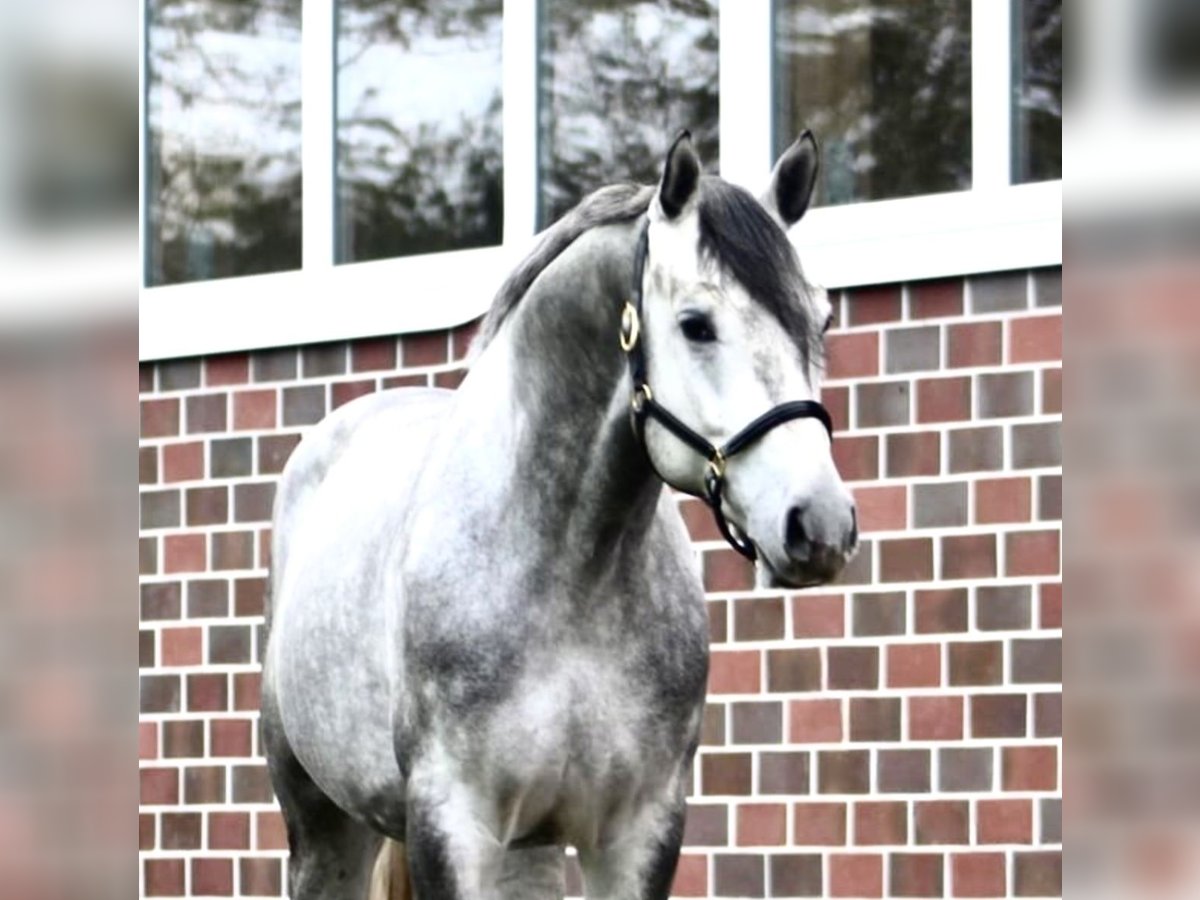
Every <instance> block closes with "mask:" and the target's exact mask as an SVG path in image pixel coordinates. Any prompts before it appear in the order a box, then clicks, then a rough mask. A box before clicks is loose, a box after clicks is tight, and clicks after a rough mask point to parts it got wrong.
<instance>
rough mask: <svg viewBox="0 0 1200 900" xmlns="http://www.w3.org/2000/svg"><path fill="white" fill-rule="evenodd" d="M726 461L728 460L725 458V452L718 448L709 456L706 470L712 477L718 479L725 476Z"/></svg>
mask: <svg viewBox="0 0 1200 900" xmlns="http://www.w3.org/2000/svg"><path fill="white" fill-rule="evenodd" d="M726 462H728V460H727V459H726V458H725V454H724V453H722V452H721V451H720V450H717V451H716V452H715V453H713V455H712V456H710V457H709V459H708V471H709V473H710V474H711V475H712V477H713V478H716V479H718V480H720V479H722V478H724V477H725V463H726Z"/></svg>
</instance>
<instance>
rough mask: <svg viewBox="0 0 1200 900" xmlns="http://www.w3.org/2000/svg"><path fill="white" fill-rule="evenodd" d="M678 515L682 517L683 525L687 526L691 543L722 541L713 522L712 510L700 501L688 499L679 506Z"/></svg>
mask: <svg viewBox="0 0 1200 900" xmlns="http://www.w3.org/2000/svg"><path fill="white" fill-rule="evenodd" d="M679 513H680V515H682V516H683V524H684V525H686V526H687V530H688V535H689V536H690V537H691V539H692V540H693V541H719V540H722V538H721V532H720V530H718V528H717V523H716V522H715V521H714V520H713V514H712V510H710V509H709V508H708V505H707V504H706V503H704V502H703V501H702V500H697V499H695V498H692V497H689V498H686V499H683V500H682V501H681V502H680V504H679Z"/></svg>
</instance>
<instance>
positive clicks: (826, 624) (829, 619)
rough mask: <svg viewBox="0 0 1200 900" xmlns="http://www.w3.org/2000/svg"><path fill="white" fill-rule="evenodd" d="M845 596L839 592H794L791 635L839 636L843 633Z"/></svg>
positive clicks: (808, 636)
mask: <svg viewBox="0 0 1200 900" xmlns="http://www.w3.org/2000/svg"><path fill="white" fill-rule="evenodd" d="M844 607H845V598H844V597H843V596H842V595H841V594H796V595H794V596H793V597H792V630H793V631H794V632H795V633H794V634H793V635H792V636H793V637H797V638H818V637H841V636H842V635H843V634H844V633H845V627H846V626H845V619H846V614H845V610H844Z"/></svg>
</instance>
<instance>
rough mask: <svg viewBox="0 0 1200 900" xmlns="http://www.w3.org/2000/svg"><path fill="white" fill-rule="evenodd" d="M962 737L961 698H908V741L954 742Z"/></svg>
mask: <svg viewBox="0 0 1200 900" xmlns="http://www.w3.org/2000/svg"><path fill="white" fill-rule="evenodd" d="M962 736H963V701H962V697H909V698H908V738H909V740H912V741H956V740H961V739H962Z"/></svg>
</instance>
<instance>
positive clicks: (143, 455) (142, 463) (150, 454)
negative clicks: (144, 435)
mask: <svg viewBox="0 0 1200 900" xmlns="http://www.w3.org/2000/svg"><path fill="white" fill-rule="evenodd" d="M138 484H158V448H157V447H139V448H138Z"/></svg>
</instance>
